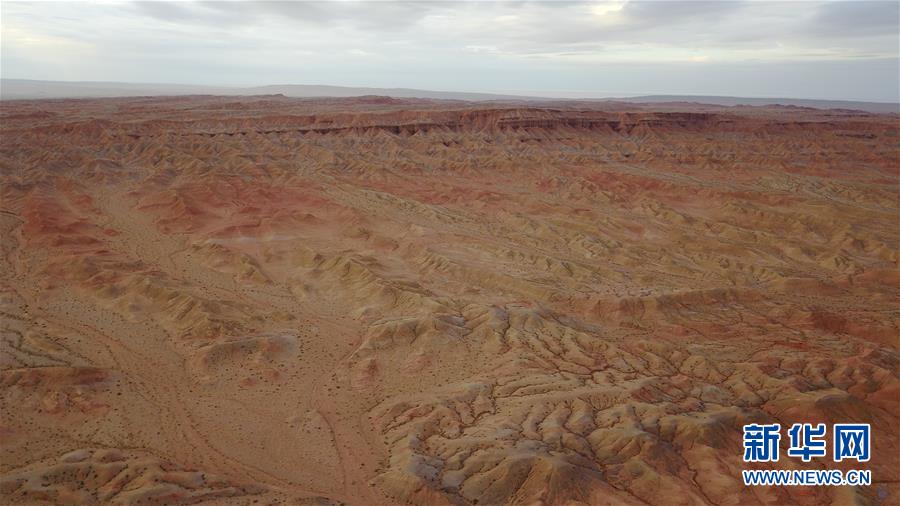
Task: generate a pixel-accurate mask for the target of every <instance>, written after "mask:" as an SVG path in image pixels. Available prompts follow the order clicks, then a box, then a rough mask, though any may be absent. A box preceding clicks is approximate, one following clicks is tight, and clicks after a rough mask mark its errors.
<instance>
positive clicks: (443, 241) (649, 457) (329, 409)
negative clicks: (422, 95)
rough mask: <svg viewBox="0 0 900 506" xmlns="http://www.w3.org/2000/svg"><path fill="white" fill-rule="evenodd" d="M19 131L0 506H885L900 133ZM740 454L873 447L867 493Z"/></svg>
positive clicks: (656, 128) (216, 103) (452, 107)
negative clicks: (775, 442) (789, 440)
mask: <svg viewBox="0 0 900 506" xmlns="http://www.w3.org/2000/svg"><path fill="white" fill-rule="evenodd" d="M0 115H2V116H0V118H2V130H0V136H2V137H0V171H2V189H0V190H2V209H0V227H2V228H0V237H2V243H0V245H2V251H0V252H2V272H3V276H2V287H0V288H2V291H0V297H2V326H0V338H2V349H0V367H2V371H0V385H2V405H0V408H2V409H0V435H2V438H3V439H2V443H3V444H2V445H0V447H2V449H0V452H2V458H0V472H2V477H0V493H2V494H3V497H4V502H12V503H16V502H23V503H31V502H36V501H38V502H40V501H43V502H51V503H54V502H55V503H72V502H87V503H90V502H94V503H98V502H99V503H105V502H116V503H123V504H131V503H141V502H156V503H161V504H173V503H196V502H208V503H222V502H225V503H234V504H246V503H252V502H253V501H259V502H262V503H266V502H268V503H277V502H288V503H299V504H338V503H345V504H366V505H369V504H373V505H374V504H473V505H474V504H479V505H485V504H488V505H500V504H547V505H557V504H560V505H562V504H660V505H664V504H715V505H720V504H721V505H728V504H784V503H798V504H822V503H836V504H843V503H861V504H870V503H871V504H882V503H883V504H890V503H892V502H896V501H897V498H898V497H900V489H898V488H897V485H896V484H897V483H898V482H900V476H898V469H900V462H898V457H897V456H898V455H900V448H897V441H898V438H897V436H898V434H897V427H898V421H900V420H898V417H900V402H898V398H900V386H898V385H900V382H898V372H900V354H898V344H900V343H898V336H900V332H898V324H900V309H898V305H897V301H898V300H900V299H898V296H900V273H898V265H897V263H898V260H900V253H898V239H900V237H898V234H900V232H898V230H900V228H898V227H897V224H898V222H900V172H898V167H900V154H898V151H897V148H896V147H897V144H898V131H897V123H896V117H889V116H878V115H870V114H865V113H857V112H853V111H816V110H811V109H810V110H805V109H798V108H790V109H784V108H777V107H770V108H742V107H734V108H716V107H711V106H699V105H689V104H660V105H655V106H653V107H652V108H651V107H649V106H647V107H644V108H640V107H639V106H634V105H625V104H614V103H604V104H590V103H578V104H577V106H573V105H571V104H568V103H547V104H532V105H527V106H526V105H522V104H509V105H503V104H494V105H491V106H490V107H486V106H483V105H478V104H467V103H462V102H460V103H448V102H436V101H426V100H406V101H404V100H396V99H387V98H384V97H364V98H360V99H341V100H337V99H334V100H324V99H323V100H296V99H288V98H284V97H279V96H269V97H250V98H241V99H234V98H221V97H177V98H146V99H109V100H68V101H67V100H59V101H34V102H28V101H17V102H5V103H3V104H2V105H0ZM754 422H756V423H774V422H778V423H781V425H782V426H789V425H791V424H792V423H801V422H809V423H818V422H821V423H828V424H831V423H839V422H861V423H869V424H871V425H872V432H873V445H874V446H873V451H872V455H873V458H872V461H871V462H870V463H868V464H867V466H868V468H869V469H871V470H872V474H873V478H874V482H875V483H874V484H873V485H872V486H871V487H861V488H856V487H836V488H828V489H825V488H802V487H801V488H787V487H782V488H777V487H768V488H747V487H744V486H743V485H742V483H741V482H740V470H741V469H742V468H745V467H746V466H747V464H745V463H743V462H742V461H741V457H742V447H741V439H740V438H741V427H742V426H743V425H744V424H747V423H754ZM785 439H786V438H785ZM783 442H784V443H786V441H783ZM852 466H853V464H852V463H846V462H844V463H841V464H835V463H833V462H832V461H831V460H830V458H826V459H821V460H814V461H812V462H810V463H808V464H804V463H803V462H802V461H800V460H797V459H794V460H790V459H788V460H783V461H782V462H780V463H779V464H778V467H779V468H814V469H821V468H845V469H846V468H850V467H852ZM770 467H771V466H770Z"/></svg>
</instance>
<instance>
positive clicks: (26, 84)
mask: <svg viewBox="0 0 900 506" xmlns="http://www.w3.org/2000/svg"><path fill="white" fill-rule="evenodd" d="M274 94H281V95H284V96H287V97H298V98H312V97H359V96H365V95H381V96H390V97H396V98H425V99H435V100H463V101H492V100H493V101H507V102H508V101H523V100H524V101H547V100H551V99H552V100H554V101H556V100H565V101H575V100H591V101H602V100H614V101H616V102H628V103H635V104H653V103H700V104H710V105H719V106H725V107H731V106H738V105H748V106H765V105H783V106H793V107H812V108H816V109H852V110H858V111H866V112H872V113H895V114H896V113H900V104H897V103H889V102H859V101H851V100H813V99H802V98H746V97H723V96H700V95H697V96H693V95H647V96H638V97H622V98H611V97H592V98H584V99H565V98H556V97H537V96H522V95H511V94H510V95H504V94H495V93H469V92H457V91H433V90H418V89H412V88H358V87H347V86H324V85H306V84H280V85H269V86H255V87H245V88H239V87H230V86H202V85H190V84H165V83H118V82H102V81H39V80H31V79H0V100H34V99H52V98H101V97H135V96H167V95H226V96H242V95H274Z"/></svg>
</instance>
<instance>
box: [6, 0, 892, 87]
mask: <svg viewBox="0 0 900 506" xmlns="http://www.w3.org/2000/svg"><path fill="white" fill-rule="evenodd" d="M898 16H900V14H898V6H897V3H895V2H872V1H865V0H863V1H857V2H831V1H793V2H766V1H755V0H742V1H728V0H723V1H712V2H709V1H676V0H672V1H652V2H651V1H628V2H619V1H617V0H613V1H611V2H607V3H598V2H592V1H588V2H550V1H510V2H494V1H451V2H429V1H416V2H398V1H339V2H321V1H318V2H283V1H260V2H232V1H221V2H210V1H198V2H156V1H154V2H134V3H126V4H97V3H72V2H70V3H61V4H48V3H43V2H41V3H27V2H6V3H4V4H3V17H2V18H0V23H2V33H0V36H2V71H3V74H4V76H9V77H25V78H28V77H31V78H43V79H55V78H56V79H59V78H63V79H80V80H91V79H106V80H121V81H135V80H143V81H166V82H187V83H201V84H236V85H253V84H267V83H271V82H279V83H287V82H300V83H324V84H343V85H373V86H420V87H431V88H438V89H452V88H453V87H455V88H456V89H460V90H471V91H479V90H481V91H490V90H491V89H493V90H495V91H504V90H515V89H524V90H528V91H530V92H535V91H540V90H539V89H536V88H535V87H534V86H542V87H545V88H546V89H548V90H549V89H551V88H552V89H559V90H562V89H569V90H584V91H590V90H591V89H593V90H597V91H608V92H628V91H630V90H634V91H636V92H668V91H672V92H674V91H676V90H668V89H667V88H666V87H667V86H673V87H674V86H675V83H682V84H683V83H689V82H693V83H694V86H695V88H696V90H695V92H696V93H699V94H703V93H709V92H711V90H713V89H717V90H718V91H717V92H723V91H724V92H727V89H726V90H720V89H718V88H716V87H717V86H718V84H717V83H729V84H728V87H730V89H734V90H738V89H741V90H743V89H744V83H743V81H740V82H738V81H735V80H734V79H731V78H730V77H729V76H731V75H741V76H742V79H748V77H747V75H748V74H747V73H746V72H745V71H744V70H742V69H746V68H748V67H747V66H748V65H749V66H752V67H753V68H754V69H756V72H757V75H758V76H760V77H759V78H758V79H754V78H749V79H750V83H751V84H753V85H755V86H756V88H757V89H758V90H759V92H758V93H757V94H763V93H773V92H774V91H773V90H778V89H782V88H780V87H782V86H783V94H793V95H798V96H800V95H808V94H810V93H813V92H815V93H818V94H819V95H820V96H825V95H829V94H830V95H831V97H830V98H853V97H851V95H853V94H854V93H860V94H865V95H859V96H857V97H856V98H860V97H863V96H868V97H869V98H877V97H882V98H890V97H893V96H895V95H896V93H897V88H898V77H897V74H896V73H894V74H892V73H891V72H890V70H891V69H893V68H895V67H896V66H897V65H896V62H897V61H898V60H897V58H898V44H900V39H898V28H897V23H898ZM638 68H640V69H641V70H640V72H638V71H637V70H636V69H638ZM841 68H844V69H845V70H846V72H853V73H855V74H854V75H861V76H863V78H864V79H861V80H860V81H865V82H866V83H867V84H866V85H865V86H864V85H862V84H857V86H856V90H857V91H854V89H853V88H852V87H851V84H850V83H848V82H846V81H845V80H841V79H840V78H839V76H840V75H842V74H841V73H840V72H839V71H838V69H841ZM653 69H656V70H653ZM767 69H768V70H767ZM774 69H779V71H780V72H782V73H783V72H785V69H804V71H803V72H800V73H797V72H794V71H793V70H791V72H790V75H791V76H792V77H791V78H790V79H785V80H784V81H783V82H781V83H779V82H777V81H778V77H777V74H775V73H773V72H774ZM613 72H614V73H615V75H613V74H611V73H613ZM860 73H862V74H860ZM804 75H805V76H807V82H806V83H805V84H803V85H801V84H800V83H802V82H803V76H804ZM548 76H551V77H548ZM674 76H679V77H678V79H675V78H674ZM691 76H693V77H691ZM763 76H770V77H763ZM823 76H830V77H828V79H826V80H823V79H822V77H823ZM835 76H838V77H835ZM692 79H693V81H692ZM764 79H772V80H774V81H776V82H773V83H769V82H762V81H763V80H764ZM873 79H874V80H875V81H874V82H873ZM523 83H525V84H523ZM527 83H534V86H531V85H529V84H527ZM648 83H649V84H652V85H654V86H659V87H660V88H654V89H648V88H647V86H648ZM868 83H872V84H868ZM739 84H740V86H739ZM684 86H687V85H686V84H684ZM792 89H793V90H795V91H794V92H793V93H790V91H791V90H792ZM829 90H831V91H829ZM877 90H880V91H877ZM678 92H680V93H684V92H686V91H685V90H684V89H680V90H678ZM736 93H737V91H735V92H734V93H732V94H736ZM741 93H745V94H746V93H747V92H746V90H745V91H742V92H741Z"/></svg>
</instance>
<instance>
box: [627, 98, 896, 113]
mask: <svg viewBox="0 0 900 506" xmlns="http://www.w3.org/2000/svg"><path fill="white" fill-rule="evenodd" d="M615 100H617V101H620V102H631V103H639V104H657V103H671V102H693V103H698V104H710V105H722V106H726V107H733V106H737V105H749V106H764V105H787V106H794V107H812V108H815V109H852V110H857V111H866V112H874V113H900V104H898V103H890V102H860V101H855V100H815V99H807V98H748V97H720V96H705V95H696V96H695V95H646V96H640V97H625V98H616V99H615Z"/></svg>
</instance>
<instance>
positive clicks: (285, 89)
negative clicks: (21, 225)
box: [0, 79, 538, 101]
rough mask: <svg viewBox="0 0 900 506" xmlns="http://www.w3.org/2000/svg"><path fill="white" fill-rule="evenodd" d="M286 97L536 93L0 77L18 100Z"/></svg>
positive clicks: (1, 87)
mask: <svg viewBox="0 0 900 506" xmlns="http://www.w3.org/2000/svg"><path fill="white" fill-rule="evenodd" d="M277 94H281V95H284V96H287V97H299V98H305V97H359V96H365V95H380V96H389V97H397V98H430V99H438V100H466V101H484V100H529V99H531V100H534V99H537V98H538V97H523V96H518V95H500V94H493V93H467V92H456V91H431V90H416V89H410V88H352V87H347V86H322V85H306V84H280V85H269V86H254V87H246V88H238V87H230V86H202V85H190V84H161V83H117V82H101V81H37V80H31V79H0V99H2V100H21V99H30V100H33V99H41V98H100V97H134V96H159V95H237V96H240V95H277Z"/></svg>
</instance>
